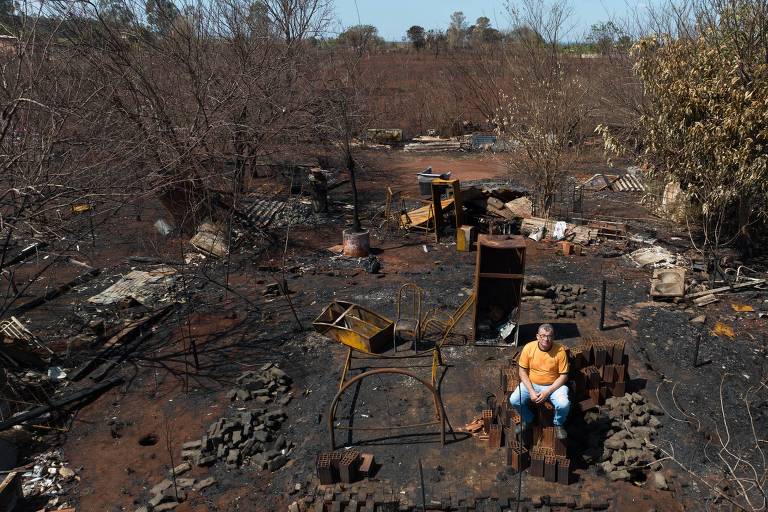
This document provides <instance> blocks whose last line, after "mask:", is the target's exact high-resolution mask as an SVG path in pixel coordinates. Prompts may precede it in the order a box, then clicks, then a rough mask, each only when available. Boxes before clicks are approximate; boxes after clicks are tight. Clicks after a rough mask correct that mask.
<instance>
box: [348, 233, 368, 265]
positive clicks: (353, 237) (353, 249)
mask: <svg viewBox="0 0 768 512" xmlns="http://www.w3.org/2000/svg"><path fill="white" fill-rule="evenodd" d="M343 233H344V256H352V257H353V258H364V257H366V256H368V254H369V253H370V252H371V241H370V235H369V233H368V231H360V232H357V233H356V232H354V231H352V230H351V229H345V230H344V232H343Z"/></svg>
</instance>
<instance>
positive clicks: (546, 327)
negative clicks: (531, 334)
mask: <svg viewBox="0 0 768 512" xmlns="http://www.w3.org/2000/svg"><path fill="white" fill-rule="evenodd" d="M537 333H548V334H553V335H554V334H555V328H554V327H553V326H552V324H541V325H540V326H539V330H538V331H537Z"/></svg>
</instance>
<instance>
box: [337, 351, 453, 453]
mask: <svg viewBox="0 0 768 512" xmlns="http://www.w3.org/2000/svg"><path fill="white" fill-rule="evenodd" d="M347 361H349V358H348V359H347ZM381 374H395V375H404V376H406V377H410V378H412V379H415V380H417V381H418V382H420V383H421V384H422V385H423V386H424V387H425V388H427V389H428V390H429V392H430V393H431V394H432V399H433V400H434V402H435V414H436V415H437V419H435V420H433V421H426V422H423V423H417V424H410V425H388V426H381V427H346V426H342V425H336V408H337V407H338V405H339V401H340V400H341V397H342V395H343V394H344V392H345V391H346V390H347V389H349V387H350V386H352V385H353V384H356V383H357V382H359V381H361V380H363V379H365V378H367V377H371V376H373V375H381ZM430 425H439V426H440V444H442V445H443V446H445V413H444V412H443V402H442V400H441V399H440V392H439V391H438V390H437V388H436V383H430V382H428V381H426V380H424V379H423V378H421V377H419V376H418V375H416V374H415V373H413V372H410V371H408V370H405V369H402V368H376V369H374V370H368V371H365V372H363V373H360V374H358V375H355V376H354V377H352V378H351V379H349V380H348V381H346V382H343V383H342V385H341V388H340V389H339V391H338V392H337V393H336V396H334V397H333V400H332V401H331V405H330V407H329V408H328V431H329V433H330V436H331V450H333V449H335V448H336V429H342V430H395V429H396V430H403V429H411V428H417V427H427V426H430Z"/></svg>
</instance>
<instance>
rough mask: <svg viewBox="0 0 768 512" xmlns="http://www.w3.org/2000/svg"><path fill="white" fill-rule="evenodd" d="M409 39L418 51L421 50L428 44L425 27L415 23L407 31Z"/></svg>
mask: <svg viewBox="0 0 768 512" xmlns="http://www.w3.org/2000/svg"><path fill="white" fill-rule="evenodd" d="M406 35H407V36H408V40H409V41H410V42H411V44H412V45H413V47H414V48H416V51H420V50H421V49H422V48H424V46H425V45H426V44H427V40H426V37H425V32H424V27H420V26H419V25H414V26H412V27H411V28H409V29H408V31H407V32H406Z"/></svg>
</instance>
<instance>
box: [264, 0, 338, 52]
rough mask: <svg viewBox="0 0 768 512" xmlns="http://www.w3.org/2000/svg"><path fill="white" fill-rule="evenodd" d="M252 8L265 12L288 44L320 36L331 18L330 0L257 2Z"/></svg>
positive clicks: (269, 0)
mask: <svg viewBox="0 0 768 512" xmlns="http://www.w3.org/2000/svg"><path fill="white" fill-rule="evenodd" d="M253 6H254V8H255V9H263V10H264V11H265V12H266V14H267V15H268V16H269V19H270V20H271V22H272V24H273V25H274V27H275V29H276V30H277V32H278V33H279V34H280V35H281V36H282V38H283V39H284V41H285V42H286V43H288V44H292V43H294V42H295V41H301V40H304V39H307V38H311V37H317V36H320V35H322V34H323V32H324V31H325V29H326V28H327V27H328V24H329V23H330V22H331V20H332V17H333V3H332V2H331V1H330V0H258V1H257V2H255V3H254V4H253Z"/></svg>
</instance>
